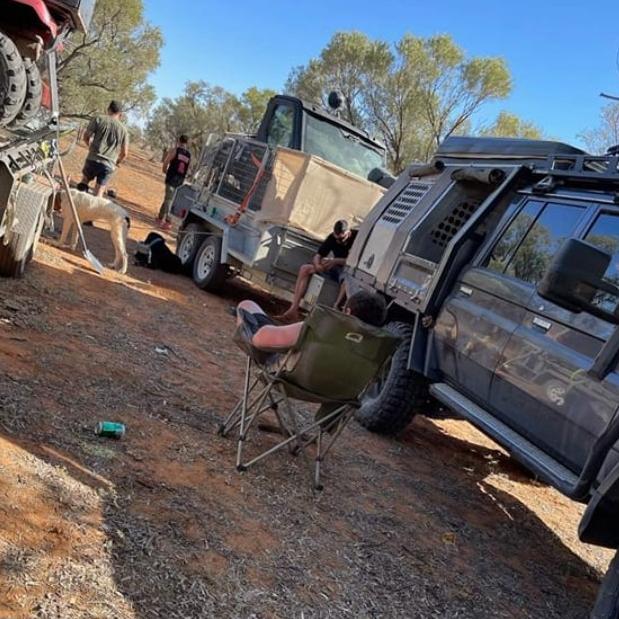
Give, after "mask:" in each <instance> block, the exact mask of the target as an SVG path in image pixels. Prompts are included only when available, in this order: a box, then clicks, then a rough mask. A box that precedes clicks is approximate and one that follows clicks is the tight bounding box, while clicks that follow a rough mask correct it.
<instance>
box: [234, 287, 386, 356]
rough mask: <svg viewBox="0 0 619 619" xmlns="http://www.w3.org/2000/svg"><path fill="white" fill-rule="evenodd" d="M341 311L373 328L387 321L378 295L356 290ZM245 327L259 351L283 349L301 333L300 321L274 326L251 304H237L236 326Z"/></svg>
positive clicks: (255, 304) (383, 301) (252, 302)
mask: <svg viewBox="0 0 619 619" xmlns="http://www.w3.org/2000/svg"><path fill="white" fill-rule="evenodd" d="M343 312H344V313H345V314H348V315H350V316H354V317H356V318H358V319H359V320H361V321H362V322H365V323H367V324H369V325H372V326H374V327H380V326H382V325H383V324H384V322H385V320H386V318H387V305H386V303H385V300H384V298H383V297H381V296H380V295H378V294H375V293H372V292H368V291H366V290H359V291H358V292H355V293H354V294H352V295H351V296H350V297H349V298H348V300H347V301H346V304H345V305H344V309H343ZM243 323H245V325H246V326H247V327H248V328H249V331H250V333H251V334H252V339H251V344H252V346H253V347H254V348H257V349H259V350H287V349H289V348H292V347H293V346H294V345H295V344H296V342H297V340H298V339H299V335H300V334H301V330H302V328H303V322H295V323H293V324H290V325H282V326H278V325H276V324H275V323H274V321H273V320H272V319H271V318H270V317H269V316H268V315H267V314H266V313H265V312H264V310H263V309H262V308H261V307H260V306H259V305H258V304H257V303H255V302H254V301H249V300H246V301H241V302H240V303H239V304H238V306H237V325H239V326H240V325H241V324H243Z"/></svg>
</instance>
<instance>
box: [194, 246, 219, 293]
mask: <svg viewBox="0 0 619 619" xmlns="http://www.w3.org/2000/svg"><path fill="white" fill-rule="evenodd" d="M225 279H226V268H225V266H224V265H222V264H221V239H220V238H219V237H218V236H209V237H207V238H206V239H204V241H203V242H202V245H200V247H199V249H198V251H197V253H196V257H195V260H194V261H193V281H194V282H195V283H196V286H198V288H202V290H210V291H212V292H216V291H217V290H219V289H220V288H221V287H222V285H223V283H224V281H225Z"/></svg>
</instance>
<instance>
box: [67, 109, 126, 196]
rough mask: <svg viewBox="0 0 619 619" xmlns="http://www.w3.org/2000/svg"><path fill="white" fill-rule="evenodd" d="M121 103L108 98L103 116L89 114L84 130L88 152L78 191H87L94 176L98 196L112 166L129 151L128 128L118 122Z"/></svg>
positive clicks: (103, 189)
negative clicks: (89, 117) (90, 117)
mask: <svg viewBox="0 0 619 619" xmlns="http://www.w3.org/2000/svg"><path fill="white" fill-rule="evenodd" d="M121 116H122V106H121V105H120V103H119V102H118V101H112V102H111V103H110V104H109V106H108V108H107V115H106V116H97V117H96V118H93V119H92V120H91V121H90V122H89V123H88V127H87V128H86V132H85V133H84V142H85V143H86V145H87V146H88V156H87V157H86V162H85V163H84V168H83V170H82V182H81V183H80V184H79V185H78V186H77V188H78V189H79V190H80V191H88V185H89V183H90V182H91V181H92V180H93V179H96V180H97V184H96V186H95V195H96V196H102V195H103V192H104V191H105V186H106V185H107V182H108V180H109V179H110V176H112V173H113V172H114V170H115V169H116V166H117V165H118V164H119V163H120V162H121V161H122V160H123V159H125V158H126V157H127V155H128V154H129V132H128V131H127V129H126V127H125V126H124V125H123V124H122V123H121V122H120V118H121Z"/></svg>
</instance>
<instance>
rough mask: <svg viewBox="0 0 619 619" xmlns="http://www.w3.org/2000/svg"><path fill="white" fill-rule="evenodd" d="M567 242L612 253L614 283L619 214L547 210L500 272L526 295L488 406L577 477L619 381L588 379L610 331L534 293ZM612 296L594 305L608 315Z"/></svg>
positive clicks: (616, 397)
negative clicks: (577, 239)
mask: <svg viewBox="0 0 619 619" xmlns="http://www.w3.org/2000/svg"><path fill="white" fill-rule="evenodd" d="M570 229H572V232H570ZM569 236H578V237H580V238H583V239H584V240H585V241H588V242H590V243H592V244H594V245H597V246H598V247H600V248H601V249H604V250H605V251H607V252H608V253H611V254H612V255H613V259H612V261H611V265H610V267H609V269H608V271H607V274H606V278H607V279H608V280H609V281H611V282H612V283H617V282H618V281H619V270H618V261H619V212H618V211H617V210H608V211H605V210H603V209H602V208H601V207H598V206H596V205H588V206H587V205H585V204H580V205H577V204H570V205H561V204H553V203H549V204H547V205H546V206H545V208H544V210H543V211H542V212H541V214H540V215H539V217H538V219H537V220H536V222H535V224H534V225H533V226H532V227H531V228H530V229H529V231H528V232H527V234H526V236H525V237H524V239H523V240H522V242H521V243H520V246H519V247H518V249H517V250H516V251H515V252H514V254H513V255H512V257H511V258H510V259H509V261H508V263H507V264H506V266H505V269H504V273H505V275H507V276H508V277H510V278H513V279H514V280H516V281H518V282H520V283H521V285H525V286H529V287H530V289H531V292H532V294H531V295H530V296H529V300H528V303H527V307H526V312H525V314H524V317H523V320H522V323H521V324H520V325H519V326H518V328H517V329H516V330H515V331H514V333H513V334H512V336H511V337H510V338H509V342H508V344H507V346H506V347H505V349H504V350H503V352H502V354H501V357H500V361H499V363H498V365H497V368H496V373H495V376H494V378H493V382H492V388H491V397H490V402H491V405H492V407H493V408H494V410H495V413H496V414H497V415H498V416H500V417H502V418H503V420H504V421H505V422H506V423H508V424H509V425H510V426H511V427H513V428H514V429H516V430H517V431H519V432H520V433H521V434H523V435H524V436H526V437H527V438H529V440H531V441H532V442H533V443H535V444H537V445H538V446H539V447H541V448H542V449H544V451H546V452H547V453H550V454H551V455H553V456H554V457H555V458H556V459H557V460H559V461H560V462H562V463H563V464H564V465H565V466H567V467H569V468H571V469H572V470H573V471H575V472H579V471H580V470H581V469H582V466H583V465H584V462H585V460H586V458H587V455H588V453H589V451H590V449H591V447H592V445H593V442H594V441H595V440H596V438H597V437H599V436H600V435H601V434H602V432H603V431H604V429H605V428H606V426H607V425H608V423H609V421H610V420H611V418H612V416H613V415H614V413H615V410H616V409H617V405H618V404H619V375H618V373H617V370H616V368H615V369H614V370H613V371H612V372H610V374H609V375H608V376H606V377H605V378H604V379H603V380H602V381H599V380H598V379H596V378H594V377H592V376H591V375H590V374H589V373H588V370H589V369H590V368H591V366H592V365H593V361H594V359H595V357H596V355H597V354H598V353H599V351H600V350H601V348H602V346H603V345H604V343H605V342H606V340H607V339H608V338H609V337H610V336H611V335H612V333H613V331H614V329H615V325H614V324H611V323H610V322H608V321H606V320H603V319H601V318H598V317H596V316H593V315H592V314H590V313H588V312H585V311H583V312H579V313H575V312H572V311H569V310H567V309H565V308H562V307H559V306H558V305H556V304H555V303H552V302H550V301H548V300H546V299H543V298H542V297H540V296H539V295H538V294H537V292H536V289H535V286H536V285H537V283H538V282H539V281H540V279H541V278H542V277H543V275H544V273H545V271H546V269H547V267H548V266H549V264H550V262H551V260H552V258H553V256H554V254H555V253H556V251H557V250H558V249H559V247H560V246H561V244H562V242H563V241H564V240H565V239H566V238H567V237H569ZM612 297H613V295H608V294H604V295H600V296H598V297H596V300H595V303H596V304H599V305H600V307H601V308H602V309H607V310H609V311H611V313H614V312H616V307H617V303H618V302H619V298H612Z"/></svg>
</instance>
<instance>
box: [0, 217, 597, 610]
mask: <svg viewBox="0 0 619 619" xmlns="http://www.w3.org/2000/svg"><path fill="white" fill-rule="evenodd" d="M87 234H88V237H89V242H92V249H93V251H95V253H96V255H97V256H98V257H99V258H100V259H102V260H103V261H107V260H108V257H111V255H112V249H111V245H109V237H107V233H106V232H105V231H102V230H97V229H90V230H88V233H87ZM106 237H107V238H106ZM108 245H109V247H108ZM107 252H109V254H108V255H106V253H107ZM64 259H66V260H68V261H70V263H71V264H72V266H74V271H73V273H71V274H67V273H66V272H64V271H61V270H60V269H57V268H53V267H52V266H48V265H44V264H42V263H34V264H33V265H32V267H33V268H32V270H31V273H30V274H29V275H28V277H27V278H26V280H24V281H22V282H17V283H16V282H6V281H4V282H0V291H2V293H3V294H2V295H1V296H0V298H2V297H6V296H8V295H12V297H14V298H16V299H17V300H18V301H19V303H21V307H22V308H23V309H22V310H18V311H11V313H7V312H8V310H4V309H2V306H1V304H0V315H1V316H0V317H2V316H4V317H5V318H6V319H7V320H9V319H10V321H11V329H12V331H11V332H12V333H18V334H19V337H23V338H25V341H22V342H21V344H22V345H23V348H24V354H26V355H30V356H29V357H28V359H31V360H32V371H31V373H30V374H27V372H26V370H22V373H20V374H16V375H14V376H13V375H12V374H11V368H10V366H9V365H5V364H6V363H7V362H8V360H7V359H6V358H4V357H2V356H0V363H1V364H2V365H3V366H4V370H5V371H3V372H2V376H1V377H0V399H2V401H3V408H2V413H0V427H3V428H4V432H3V435H4V436H5V438H6V439H8V440H10V441H11V442H14V443H17V444H20V445H21V446H23V447H24V448H26V449H27V450H28V451H29V452H30V453H31V454H33V455H34V456H36V457H37V458H39V459H41V460H43V461H45V462H47V463H52V464H54V465H61V466H62V467H64V469H65V470H66V472H67V473H68V475H69V476H71V477H72V478H73V479H74V480H75V481H76V482H79V483H80V484H83V485H84V486H85V487H86V488H90V489H92V490H93V492H95V493H96V494H97V496H99V497H100V498H101V507H100V516H101V519H102V523H101V529H102V530H103V531H104V532H105V537H104V541H103V543H102V542H101V541H99V542H97V544H98V545H93V547H92V548H90V550H88V551H84V552H91V553H92V555H93V556H103V555H105V556H107V557H108V558H109V564H110V566H111V567H110V569H111V571H112V573H111V576H112V578H113V582H114V585H115V588H116V591H117V593H118V594H119V596H122V598H124V600H125V602H127V603H128V606H131V607H132V608H133V613H132V614H122V613H121V611H120V610H118V609H117V613H118V614H117V615H114V616H119V617H123V618H124V617H127V618H129V617H139V618H140V619H141V618H144V619H146V618H150V617H166V618H170V619H172V618H175V617H192V618H194V617H196V618H197V617H214V616H216V617H239V616H241V617H246V616H252V615H254V616H262V615H264V616H301V614H302V613H304V614H305V615H306V616H327V615H329V614H332V615H333V616H345V615H347V614H349V615H351V616H419V617H429V616H466V617H470V616H484V617H486V616H488V617H489V616H493V617H514V616H518V617H548V618H550V617H561V618H562V619H565V618H570V617H573V618H576V617H582V616H585V615H586V614H587V612H588V609H589V608H590V606H591V604H592V601H593V597H594V595H595V590H596V575H595V574H594V572H593V570H592V569H591V568H590V567H589V566H588V565H587V564H586V563H585V562H584V561H583V560H581V559H580V558H579V557H578V556H577V555H576V554H574V553H573V552H572V551H571V550H569V549H568V548H567V547H566V546H565V545H564V544H563V543H562V542H561V540H560V539H559V538H558V537H557V536H556V535H555V534H554V533H553V532H552V530H550V529H549V528H548V527H547V526H546V524H545V523H544V522H543V521H542V520H541V519H539V518H538V517H537V516H536V515H535V514H534V513H533V512H532V511H531V510H530V509H528V508H527V507H526V506H525V505H524V504H523V503H522V502H521V501H520V500H518V499H516V498H515V497H514V496H512V495H510V494H508V493H507V492H505V491H502V490H500V489H498V488H496V487H495V486H494V485H493V484H492V483H491V481H488V479H487V478H488V475H489V473H500V474H502V475H506V476H508V477H510V478H511V477H514V479H515V480H516V481H519V482H522V481H523V480H524V476H523V473H522V471H521V470H519V467H517V466H514V465H513V464H512V463H511V461H509V459H507V458H506V457H505V456H504V455H503V454H502V453H501V452H499V451H498V450H495V449H489V448H485V447H481V446H479V445H474V444H472V443H469V442H467V441H464V440H461V439H459V438H456V437H454V436H451V435H448V434H446V433H444V432H442V431H441V430H440V429H439V428H438V427H437V426H436V425H435V424H434V423H432V422H430V421H428V420H425V419H421V420H419V421H417V422H415V423H414V424H413V426H412V427H411V428H410V429H409V430H408V431H407V432H406V433H405V435H404V437H403V438H402V439H401V440H399V441H389V440H387V439H383V438H380V437H376V436H372V435H369V434H367V433H366V432H365V431H363V430H362V429H361V428H359V427H357V426H354V427H352V428H351V430H350V431H349V432H348V433H347V435H346V436H345V437H344V439H343V440H342V441H341V442H340V443H339V445H338V446H337V448H336V449H335V451H334V453H333V454H332V456H331V460H330V462H329V461H328V462H327V466H326V469H325V475H326V478H325V481H326V490H325V491H324V493H323V494H322V495H320V496H313V495H312V493H311V491H310V483H309V473H308V471H307V470H306V469H305V467H304V462H303V461H302V460H296V459H292V458H287V457H286V456H281V457H274V458H273V459H272V460H268V459H267V460H266V461H265V463H264V466H261V467H260V468H256V469H255V470H253V471H249V472H248V473H246V474H244V475H238V474H237V473H236V472H234V468H233V460H234V453H235V444H234V441H233V440H226V439H222V438H220V437H218V436H217V435H216V433H215V431H216V428H217V423H218V421H219V420H220V419H221V418H222V417H223V416H224V415H225V413H226V412H227V411H228V410H229V408H230V407H231V406H232V404H233V403H234V400H235V397H236V395H237V394H238V392H239V390H240V384H241V376H242V366H243V359H242V356H241V354H240V353H239V352H237V350H236V349H235V348H234V347H233V346H232V344H231V342H230V339H229V336H230V333H231V331H232V325H233V319H232V317H230V316H229V315H228V314H227V312H226V310H227V307H228V306H229V305H230V304H231V303H234V302H236V301H238V300H240V299H241V298H245V297H246V296H248V295H249V292H250V291H249V289H248V288H247V287H245V286H243V285H240V286H236V285H235V286H230V287H229V288H228V289H227V290H226V293H225V295H224V297H223V298H217V297H213V296H211V295H207V294H206V293H203V292H201V291H199V290H197V289H195V287H194V286H193V285H192V283H191V282H190V281H189V280H188V279H184V278H179V277H175V276H169V275H166V274H163V273H156V272H152V271H148V270H145V269H137V268H135V267H130V276H131V278H118V279H115V280H113V281H112V280H108V279H103V278H99V277H97V276H96V275H94V274H92V273H90V272H89V271H88V270H87V269H85V268H84V267H83V265H82V266H79V264H80V260H77V259H75V257H71V256H70V255H65V256H63V257H62V260H64ZM76 265H77V266H76ZM155 283H156V284H157V286H160V287H163V288H166V289H167V293H168V294H167V297H166V298H164V297H162V296H161V292H160V291H157V290H154V289H153V287H154V284H155ZM139 287H142V288H139ZM31 296H34V297H35V298H37V299H39V300H40V301H41V298H42V301H41V305H33V304H31V303H30V302H29V299H30V297H31ZM251 296H252V297H253V298H256V299H257V300H258V302H263V301H264V300H265V298H266V297H264V296H262V295H256V293H255V292H254V293H253V294H251ZM31 308H33V309H32V313H31ZM20 314H21V316H20ZM3 342H4V340H3V339H2V338H0V348H1V347H2V344H3ZM102 419H110V420H115V421H116V420H117V421H122V422H124V423H125V424H126V425H127V428H128V430H127V435H126V438H125V439H124V440H122V441H112V440H106V439H100V438H98V437H96V436H94V434H93V432H92V428H93V426H94V424H95V423H96V422H97V421H100V420H102ZM16 437H19V440H17V438H16ZM254 438H255V440H257V441H259V442H268V440H270V439H269V437H267V436H262V435H259V436H257V437H254ZM250 445H251V443H250ZM250 448H251V447H250ZM44 481H45V484H46V488H47V489H46V492H47V493H48V496H49V498H50V499H52V498H54V497H58V496H62V493H63V484H65V483H66V481H63V480H62V479H55V478H54V477H53V476H52V477H51V478H50V479H45V480H44ZM60 509H62V510H64V513H65V516H66V517H67V518H70V519H71V520H72V521H73V522H74V523H75V524H76V525H77V526H82V525H84V519H85V515H84V514H85V513H86V512H85V511H83V510H81V509H79V508H78V507H77V506H72V505H70V504H67V505H65V504H62V505H61V507H60ZM42 517H44V515H42ZM0 526H2V525H0ZM43 526H44V525H43ZM93 544H94V542H93ZM27 550H28V549H27ZM29 550H32V551H34V550H37V549H29ZM39 550H40V549H39ZM566 591H569V598H568V596H566V594H565V592H566ZM68 597H70V595H69V594H67V598H68ZM65 603H66V604H68V603H69V602H68V600H67V601H66V602H65ZM59 604H60V602H59ZM63 608H64V607H61V610H62V609H63ZM64 611H65V612H64V614H63V613H62V612H61V614H60V616H63V617H73V616H77V615H72V614H70V612H69V607H68V606H67V607H66V608H65V609H64Z"/></svg>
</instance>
